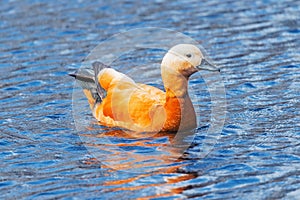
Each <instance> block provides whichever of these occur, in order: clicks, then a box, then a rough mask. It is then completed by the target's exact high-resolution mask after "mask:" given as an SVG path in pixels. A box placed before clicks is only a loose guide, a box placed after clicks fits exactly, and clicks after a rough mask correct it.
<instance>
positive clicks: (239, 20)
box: [0, 0, 300, 199]
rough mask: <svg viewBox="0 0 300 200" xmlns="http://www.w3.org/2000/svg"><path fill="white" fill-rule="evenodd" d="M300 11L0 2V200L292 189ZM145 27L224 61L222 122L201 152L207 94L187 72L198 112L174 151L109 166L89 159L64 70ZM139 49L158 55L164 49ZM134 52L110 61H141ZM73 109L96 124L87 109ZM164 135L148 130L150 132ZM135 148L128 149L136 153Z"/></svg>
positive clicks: (282, 192)
mask: <svg viewBox="0 0 300 200" xmlns="http://www.w3.org/2000/svg"><path fill="white" fill-rule="evenodd" d="M299 11H300V4H299V2H298V1H284V2H283V1H280V2H278V1H272V0H270V1H267V0H266V1H255V2H250V1H249V2H245V1H230V0H226V1H222V2H221V1H220V2H219V1H202V2H197V1H194V2H193V1H182V2H164V1H156V2H153V3H149V2H144V1H141V2H139V3H134V2H132V1H126V3H122V2H110V3H87V2H84V1H64V2H63V1H61V2H56V3H54V2H47V3H46V2H43V3H41V2H38V1H33V0H28V1H2V2H1V7H0V13H1V15H0V17H1V18H0V19H1V20H0V27H1V29H0V35H1V37H0V41H1V42H0V49H1V51H0V60H1V62H0V63H1V64H0V69H1V73H0V80H1V82H0V94H1V95H0V106H1V113H0V124H1V127H0V130H1V134H0V145H1V152H0V158H1V163H0V168H1V170H0V178H1V179H0V190H1V193H0V197H1V199H20V198H24V199H32V198H37V199H50V198H63V199H64V198H65V199H69V198H74V199H76V198H87V199H95V198H99V199H116V198H119V199H129V198H160V199H164V198H165V199H173V198H179V199H184V198H187V197H189V198H194V199H221V198H222V199H299V196H300V177H299V176H300V171H299V166H300V154H299V152H300V151H299V146H300V143H299V138H300V118H299V116H300V110H299V107H300V106H299V104H300V100H299V99H300V98H299V97H300V92H299V88H300V81H299V80H300V72H299V68H300V64H299V60H300V59H299V55H300V52H299V46H300V44H299V43H300V42H299V36H300V29H299V27H300V24H299ZM150 26H151V27H162V28H163V27H164V28H170V29H173V30H176V31H179V32H183V33H185V34H187V35H188V36H190V37H192V38H194V39H195V40H197V41H199V42H201V44H202V46H204V47H205V49H206V50H207V51H208V54H209V55H210V57H211V58H212V59H213V60H214V61H215V62H216V63H217V64H218V65H220V66H222V73H221V75H222V78H223V81H224V84H225V87H226V97H227V98H226V100H227V111H226V121H225V126H224V128H223V130H222V132H221V134H220V137H219V138H218V141H217V143H216V145H215V146H214V148H213V150H212V151H211V152H210V153H209V154H208V155H207V156H206V157H205V158H200V157H199V153H198V152H199V151H201V147H202V142H203V133H204V132H205V131H206V130H207V127H208V126H209V122H210V120H209V119H210V99H209V96H208V95H209V94H208V92H207V88H206V86H205V83H204V82H203V80H201V79H198V81H193V82H191V85H190V87H192V88H193V87H197V88H200V93H199V94H198V96H197V98H198V99H197V100H199V101H196V102H198V104H199V106H200V107H199V109H200V111H199V115H198V117H199V119H200V121H201V122H200V126H199V129H198V130H197V134H196V136H195V138H194V141H193V144H192V146H191V147H190V148H189V149H188V150H187V151H186V153H185V154H184V156H183V157H182V158H180V159H178V160H176V161H173V162H171V163H167V164H166V163H165V164H166V166H164V167H161V168H160V170H158V171H154V172H152V173H146V172H145V173H138V174H136V173H127V172H124V171H118V170H117V171H116V170H114V169H111V168H109V167H107V166H105V165H103V163H101V162H100V161H99V159H96V158H95V157H94V156H93V154H91V153H90V152H89V151H88V149H87V144H86V143H85V141H84V140H82V138H83V137H82V136H83V134H86V136H89V137H94V136H95V135H93V134H95V131H94V130H93V129H91V130H90V131H88V130H87V131H85V132H84V133H82V132H78V131H77V130H76V128H75V123H74V118H73V115H72V93H73V84H74V81H73V79H72V78H71V77H68V76H67V74H68V73H69V72H72V71H73V70H75V69H77V68H78V67H79V66H80V63H81V61H82V60H83V59H84V58H85V57H86V56H87V55H88V53H89V52H90V51H91V50H92V49H93V48H94V47H96V45H97V44H98V43H99V42H100V41H103V40H104V39H106V38H108V37H110V36H112V35H113V34H115V33H119V32H121V31H126V30H129V29H132V28H142V27H150ZM141 51H142V52H139V53H146V54H147V55H149V56H147V57H149V59H150V60H155V61H157V62H159V61H160V59H161V56H162V55H163V52H160V51H152V52H151V51H150V52H149V51H147V50H144V51H143V50H141ZM135 55H137V58H134V57H133V56H132V55H131V57H133V58H130V55H128V57H126V56H125V57H124V59H123V60H122V59H121V60H119V63H120V64H124V65H126V63H127V65H128V64H130V62H131V61H132V60H131V59H136V60H137V61H136V62H137V64H140V65H143V64H145V63H147V60H146V59H139V58H140V57H138V55H140V54H135ZM115 65H116V66H115V67H116V68H118V67H119V68H120V70H122V68H121V66H122V65H118V62H117V63H115ZM124 65H123V66H124ZM145 81H147V80H145ZM150 82H151V81H150ZM83 117H84V118H87V119H90V120H91V126H92V127H94V128H95V127H96V128H98V129H99V127H97V126H95V125H94V121H93V118H92V117H91V116H90V112H89V110H86V113H84V114H83ZM101 131H102V132H105V133H104V134H103V135H102V136H103V137H108V136H110V137H111V138H113V139H114V141H115V142H114V145H121V144H125V145H127V146H129V144H130V143H131V144H133V145H131V146H132V148H135V149H136V148H137V149H139V147H140V148H142V147H143V146H144V145H145V144H149V143H147V142H145V141H141V143H139V144H136V143H132V140H131V139H128V138H126V137H125V136H123V137H122V134H116V133H118V132H116V131H112V133H113V134H111V135H109V132H108V131H107V130H104V129H103V130H101ZM168 137H172V136H170V135H161V136H157V137H156V138H154V139H153V140H152V143H154V144H159V143H164V142H166V141H167V140H168ZM147 148H149V149H144V150H145V151H146V150H148V151H150V152H151V151H152V150H153V147H152V149H151V146H148V147H147ZM145 151H140V152H136V153H137V155H139V156H141V157H143V155H144V154H143V153H145Z"/></svg>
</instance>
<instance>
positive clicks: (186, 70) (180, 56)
mask: <svg viewBox="0 0 300 200" xmlns="http://www.w3.org/2000/svg"><path fill="white" fill-rule="evenodd" d="M162 68H169V69H170V70H174V71H175V72H178V73H180V74H182V75H183V76H185V77H189V76H190V75H192V74H193V73H195V72H197V71H198V70H201V69H204V70H210V71H218V68H216V66H214V65H213V64H211V63H209V62H208V61H207V60H206V59H205V58H204V56H203V54H202V52H201V51H200V49H199V48H198V47H197V46H195V45H192V44H178V45H176V46H174V47H172V48H171V49H170V50H169V51H168V52H167V54H166V55H165V56H164V58H163V60H162Z"/></svg>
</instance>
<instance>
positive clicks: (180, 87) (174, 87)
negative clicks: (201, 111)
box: [162, 69, 196, 130]
mask: <svg viewBox="0 0 300 200" xmlns="http://www.w3.org/2000/svg"><path fill="white" fill-rule="evenodd" d="M162 79H163V83H164V87H165V90H166V102H165V105H164V107H165V110H166V112H167V122H169V123H170V124H177V125H176V126H177V128H175V129H177V130H178V128H180V129H190V128H196V115H195V111H194V107H193V104H192V102H191V99H190V97H189V95H188V77H185V76H183V75H181V74H179V73H177V72H174V71H171V70H168V71H167V70H163V69H162ZM179 126H180V127H179Z"/></svg>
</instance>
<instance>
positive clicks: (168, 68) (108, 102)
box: [73, 44, 218, 132]
mask: <svg viewBox="0 0 300 200" xmlns="http://www.w3.org/2000/svg"><path fill="white" fill-rule="evenodd" d="M204 61H205V59H204V57H203V55H202V53H201V51H200V50H199V48H197V47H196V46H194V45H191V44H179V45H176V46H174V47H173V48H171V49H170V50H169V51H168V52H167V54H166V55H165V56H164V58H163V60H162V64H161V73H162V79H163V83H164V87H165V92H164V91H162V90H160V89H158V88H155V87H153V86H149V85H145V84H140V83H135V82H134V81H133V80H132V79H131V78H129V77H128V76H126V75H125V74H122V73H120V72H117V71H116V70H114V69H111V68H107V67H105V65H103V64H102V63H99V62H96V63H95V64H94V73H95V76H94V77H93V76H91V77H89V78H86V76H82V75H80V73H77V74H74V75H73V76H75V77H76V78H77V79H78V80H80V81H81V82H90V84H86V83H84V84H82V85H84V86H83V88H84V93H85V95H86V97H87V98H88V102H89V104H90V107H91V109H92V111H93V115H94V117H95V118H96V119H97V120H98V121H99V122H100V123H101V124H103V125H105V126H109V127H122V128H125V129H129V130H133V131H139V132H159V131H177V130H179V129H180V130H187V129H193V128H195V127H196V116H195V111H194V107H193V105H192V102H191V100H190V98H189V95H188V91H187V88H188V79H189V77H190V75H192V74H193V73H195V72H197V71H198V70H200V69H207V70H218V69H217V68H215V66H213V65H212V64H210V63H208V62H207V61H206V62H204ZM204 63H205V65H204V66H203V64H204ZM103 66H104V67H103ZM87 80H88V81H87ZM91 80H92V81H91ZM92 84H94V85H92ZM87 85H88V86H87ZM95 87H96V88H97V90H95ZM92 88H93V89H92ZM103 90H105V92H106V95H105V96H104V95H103V93H104V92H103ZM95 91H97V92H95ZM101 91H102V92H101Z"/></svg>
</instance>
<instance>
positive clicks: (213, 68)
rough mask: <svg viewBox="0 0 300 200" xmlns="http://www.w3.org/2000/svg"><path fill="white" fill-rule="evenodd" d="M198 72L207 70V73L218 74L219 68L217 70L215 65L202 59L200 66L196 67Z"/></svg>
mask: <svg viewBox="0 0 300 200" xmlns="http://www.w3.org/2000/svg"><path fill="white" fill-rule="evenodd" d="M196 68H197V69H198V70H208V71H218V72H220V68H218V67H217V66H216V65H215V64H213V63H211V62H209V61H208V60H206V59H205V58H203V59H202V61H201V64H200V65H198V66H196Z"/></svg>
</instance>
